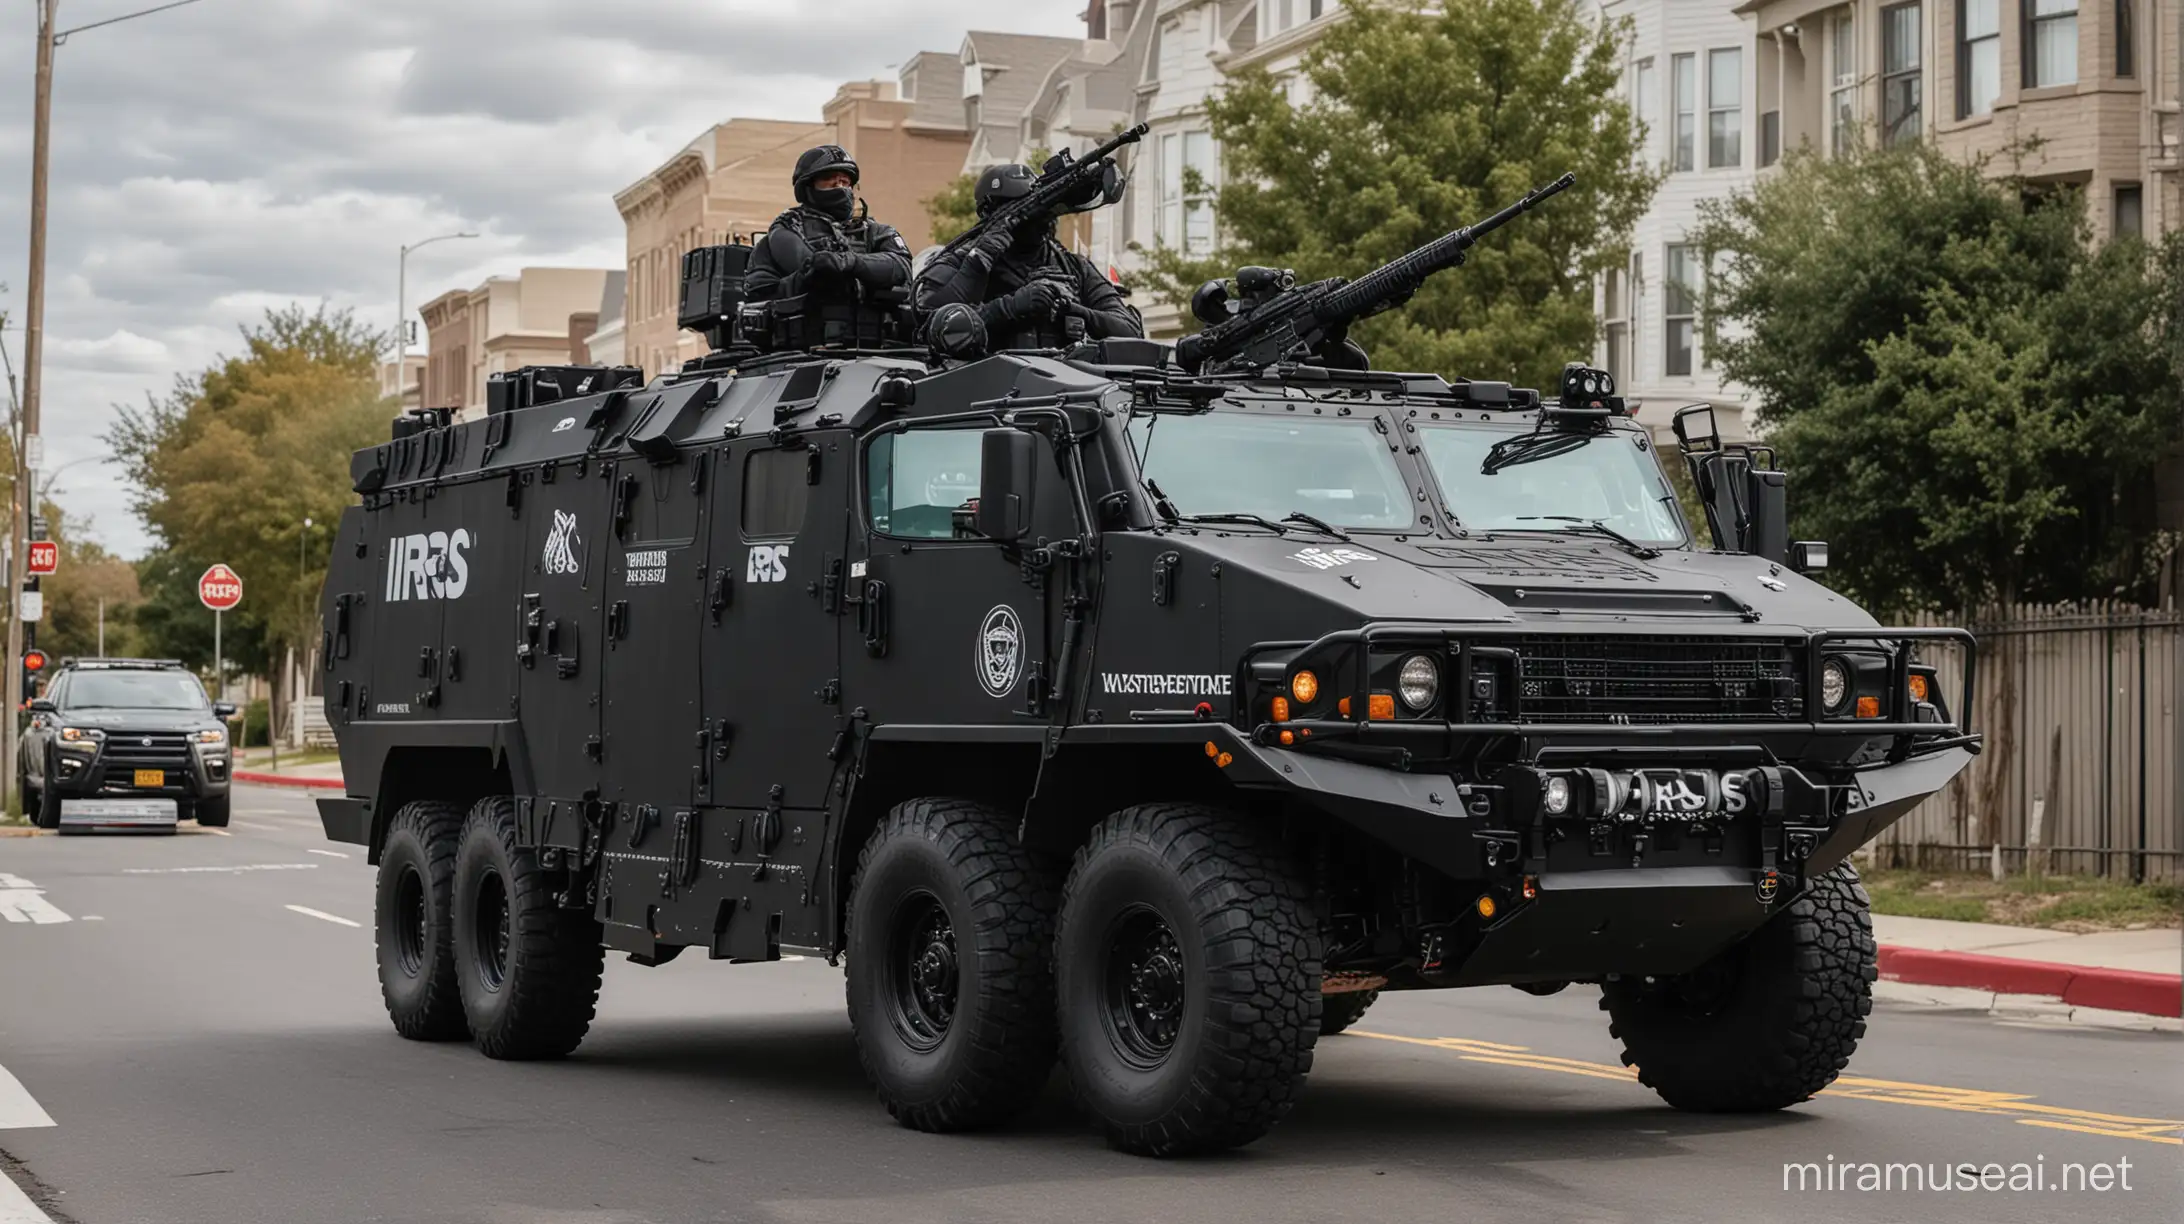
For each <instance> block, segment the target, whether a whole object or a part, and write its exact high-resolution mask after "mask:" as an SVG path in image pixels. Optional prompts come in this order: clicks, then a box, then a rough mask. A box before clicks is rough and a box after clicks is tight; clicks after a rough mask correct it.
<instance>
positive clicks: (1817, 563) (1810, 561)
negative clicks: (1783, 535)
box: [1790, 540, 1828, 574]
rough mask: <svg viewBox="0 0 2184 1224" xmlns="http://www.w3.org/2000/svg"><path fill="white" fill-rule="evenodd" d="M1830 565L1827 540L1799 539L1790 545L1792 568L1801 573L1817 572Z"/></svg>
mask: <svg viewBox="0 0 2184 1224" xmlns="http://www.w3.org/2000/svg"><path fill="white" fill-rule="evenodd" d="M1827 567H1828V542H1827V541H1826V540H1798V541H1796V542H1794V543H1792V544H1791V545H1790V568H1791V569H1793V570H1796V571H1797V572H1798V573H1800V574H1817V573H1819V572H1820V571H1821V570H1824V569H1826V568H1827Z"/></svg>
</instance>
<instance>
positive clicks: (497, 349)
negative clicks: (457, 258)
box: [419, 268, 607, 419]
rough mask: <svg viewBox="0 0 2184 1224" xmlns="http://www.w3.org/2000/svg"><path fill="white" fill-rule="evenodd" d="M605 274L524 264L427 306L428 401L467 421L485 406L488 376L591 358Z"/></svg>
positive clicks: (425, 311) (578, 269)
mask: <svg viewBox="0 0 2184 1224" xmlns="http://www.w3.org/2000/svg"><path fill="white" fill-rule="evenodd" d="M606 279H607V272H606V270H605V269H601V268H525V269H524V270H523V271H522V272H521V273H519V274H517V275H515V276H496V277H493V278H491V279H489V280H487V281H486V282H485V283H484V284H482V285H479V286H478V287H477V288H475V289H456V290H452V291H450V292H447V293H443V294H441V295H440V296H439V297H436V298H434V299H432V300H431V301H429V302H427V303H425V304H424V306H423V308H422V309H421V310H420V311H419V313H420V314H422V315H423V316H424V320H425V352H426V356H425V375H424V392H423V402H424V403H425V405H427V406H428V407H434V408H454V409H456V410H457V415H458V416H459V417H461V418H462V419H468V418H470V417H474V416H477V415H478V414H480V413H482V412H484V411H485V380H486V378H487V377H488V376H489V375H493V374H502V373H506V372H508V371H510V370H517V369H521V368H523V367H524V366H527V365H575V364H582V363H584V362H587V361H589V360H590V352H589V349H588V346H587V345H586V344H585V341H586V340H587V339H588V338H589V337H590V336H591V334H592V331H593V330H594V329H595V328H596V327H597V326H598V322H599V309H600V299H601V296H602V291H603V289H604V287H605V284H606Z"/></svg>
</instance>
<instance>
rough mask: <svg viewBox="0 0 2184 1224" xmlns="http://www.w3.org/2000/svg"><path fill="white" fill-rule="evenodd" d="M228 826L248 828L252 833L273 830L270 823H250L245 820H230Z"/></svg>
mask: <svg viewBox="0 0 2184 1224" xmlns="http://www.w3.org/2000/svg"><path fill="white" fill-rule="evenodd" d="M228 827H229V828H231V829H248V830H250V831H251V832H253V833H271V832H273V826H272V825H262V824H252V823H250V822H249V821H247V820H230V821H228Z"/></svg>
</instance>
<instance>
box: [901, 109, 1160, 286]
mask: <svg viewBox="0 0 2184 1224" xmlns="http://www.w3.org/2000/svg"><path fill="white" fill-rule="evenodd" d="M1151 130H1152V125H1151V124H1146V123H1140V124H1138V125H1137V126H1136V127H1133V128H1125V129H1124V130H1123V131H1121V132H1118V133H1116V134H1115V136H1114V138H1113V139H1111V140H1109V141H1108V142H1107V143H1105V144H1103V145H1101V146H1099V147H1098V148H1096V149H1094V150H1092V151H1091V152H1089V153H1087V154H1085V155H1084V156H1083V157H1073V156H1071V155H1070V152H1069V150H1067V149H1064V150H1062V151H1061V152H1059V153H1057V154H1055V155H1054V156H1052V157H1050V158H1048V159H1047V163H1046V165H1045V166H1043V167H1041V168H1040V171H1039V178H1038V180H1037V181H1036V182H1034V183H1033V184H1032V187H1031V190H1030V192H1028V193H1027V194H1025V195H1023V196H1021V197H1019V198H1017V199H1014V200H1010V201H1009V202H1008V203H1006V204H1003V205H1001V206H1000V207H998V208H996V209H994V210H993V211H992V212H990V213H987V214H986V215H985V216H983V217H981V218H979V220H978V224H976V225H974V226H972V227H971V228H969V229H967V230H964V231H963V232H962V233H960V234H957V235H956V236H955V239H954V240H953V241H951V242H950V243H949V244H948V245H947V246H946V247H943V248H942V249H941V254H942V255H949V254H953V253H954V252H956V251H959V250H962V249H963V248H964V247H966V246H968V245H970V244H971V243H973V242H976V241H978V239H979V237H980V236H981V235H984V234H986V233H989V232H991V231H993V230H996V229H1001V230H1007V231H1014V230H1015V228H1016V227H1017V226H1018V225H1019V224H1022V223H1024V222H1027V221H1033V220H1039V221H1044V220H1045V219H1046V218H1048V217H1056V216H1060V215H1061V214H1063V213H1072V212H1085V211H1088V210H1090V209H1094V208H1098V207H1100V206H1101V205H1103V204H1112V203H1114V202H1115V201H1117V200H1119V199H1121V198H1122V188H1123V176H1122V171H1121V169H1120V168H1119V167H1117V166H1116V165H1115V163H1114V160H1113V159H1114V155H1115V153H1116V152H1117V151H1118V150H1120V149H1121V148H1122V146H1124V145H1128V144H1136V143H1137V142H1138V141H1139V140H1140V139H1142V138H1143V137H1144V135H1145V133H1147V132H1149V131H1151Z"/></svg>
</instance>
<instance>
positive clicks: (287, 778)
mask: <svg viewBox="0 0 2184 1224" xmlns="http://www.w3.org/2000/svg"><path fill="white" fill-rule="evenodd" d="M302 759H303V758H302V756H300V755H299V754H297V753H282V754H281V769H280V772H279V773H274V772H273V771H272V764H273V761H272V757H271V755H270V754H269V753H267V752H266V751H265V750H264V749H262V748H251V749H246V750H245V751H243V752H239V753H237V754H236V757H235V780H236V781H237V782H251V783H256V784H257V785H260V786H307V787H311V788H314V789H325V790H338V789H340V787H341V762H340V761H338V760H332V761H327V760H314V761H312V762H311V763H310V764H299V763H298V762H299V761H300V760H302Z"/></svg>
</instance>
